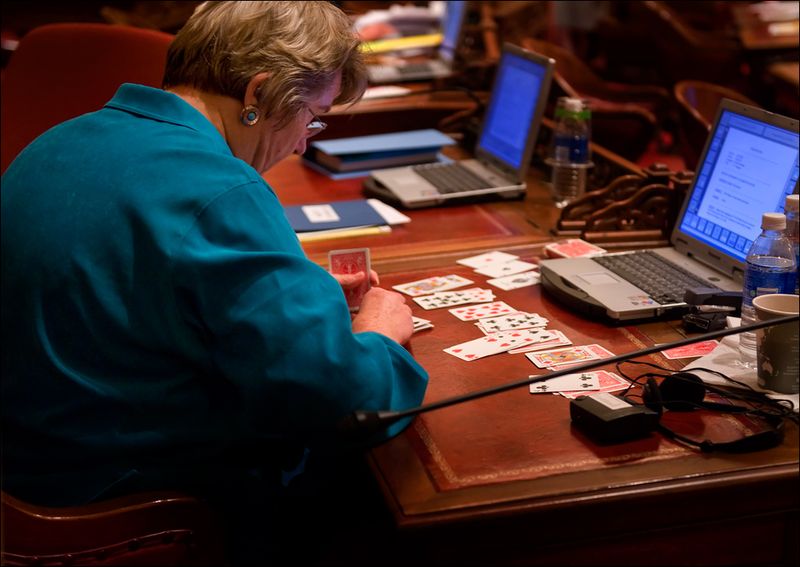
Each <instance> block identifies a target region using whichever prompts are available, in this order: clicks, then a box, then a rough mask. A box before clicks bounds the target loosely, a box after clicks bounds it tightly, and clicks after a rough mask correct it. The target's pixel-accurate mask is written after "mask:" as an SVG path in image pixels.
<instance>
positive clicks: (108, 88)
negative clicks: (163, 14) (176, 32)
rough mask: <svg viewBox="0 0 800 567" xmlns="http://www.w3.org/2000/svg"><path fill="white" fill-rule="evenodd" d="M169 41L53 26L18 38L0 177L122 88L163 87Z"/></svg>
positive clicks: (126, 30) (6, 86) (1, 120)
mask: <svg viewBox="0 0 800 567" xmlns="http://www.w3.org/2000/svg"><path fill="white" fill-rule="evenodd" d="M173 37H174V36H172V35H171V34H168V33H164V32H160V31H156V30H148V29H142V28H134V27H128V26H118V25H109V24H98V23H58V24H48V25H44V26H41V27H38V28H35V29H33V30H31V31H30V32H28V33H27V34H26V35H24V36H23V37H22V39H21V40H20V42H19V46H18V47H17V49H16V50H15V51H14V53H13V55H12V56H11V58H10V59H9V62H8V66H7V67H6V68H5V69H4V71H3V80H2V97H1V100H0V103H1V104H0V106H1V107H2V110H0V113H1V115H0V128H2V140H3V144H2V161H1V163H0V172H5V170H6V168H7V167H8V165H9V164H10V163H11V162H12V161H13V159H14V158H15V157H16V156H17V154H19V152H20V151H22V149H23V148H24V147H25V146H27V145H28V144H29V143H30V142H32V141H33V139H34V138H36V137H37V136H39V135H40V134H41V133H43V132H44V131H45V130H48V129H49V128H51V127H53V126H55V125H56V124H59V123H61V122H64V121H65V120H68V119H70V118H74V117H76V116H79V115H81V114H85V113H87V112H92V111H94V110H99V109H100V108H102V106H103V105H104V104H105V103H106V102H108V100H109V99H110V98H111V97H112V96H113V95H114V93H115V92H116V90H117V88H118V87H119V86H120V85H121V84H122V83H125V82H130V83H139V84H143V85H147V86H152V87H160V86H161V80H162V78H163V75H164V67H165V64H166V55H167V48H168V47H169V44H170V43H171V42H172V39H173Z"/></svg>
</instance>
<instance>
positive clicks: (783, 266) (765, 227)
mask: <svg viewBox="0 0 800 567" xmlns="http://www.w3.org/2000/svg"><path fill="white" fill-rule="evenodd" d="M785 230H786V215H784V214H783V213H764V215H763V216H762V217H761V234H760V235H759V236H758V238H756V239H755V240H754V241H753V245H752V246H751V247H750V251H749V252H748V253H747V263H746V266H745V271H744V290H743V292H742V325H749V324H750V323H755V321H756V314H755V310H754V309H753V298H754V297H756V296H757V295H764V294H767V293H793V292H794V277H795V274H796V272H797V263H796V261H795V257H794V250H792V243H791V242H790V241H789V239H788V238H786V235H785V234H784V231H785ZM739 354H740V357H741V363H742V364H744V365H745V366H748V367H753V368H754V367H755V365H756V334H755V332H753V331H751V332H748V333H740V334H739Z"/></svg>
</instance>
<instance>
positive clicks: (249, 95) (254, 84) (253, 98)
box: [242, 72, 269, 106]
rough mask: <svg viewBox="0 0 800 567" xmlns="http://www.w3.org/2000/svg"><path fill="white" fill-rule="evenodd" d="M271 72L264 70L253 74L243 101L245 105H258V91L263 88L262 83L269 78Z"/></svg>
mask: <svg viewBox="0 0 800 567" xmlns="http://www.w3.org/2000/svg"><path fill="white" fill-rule="evenodd" d="M268 78H269V73H267V72H263V73H258V74H256V75H253V77H252V78H251V79H250V82H249V83H247V88H246V89H245V91H244V100H243V101H242V103H243V105H244V106H250V105H253V106H258V103H259V102H260V101H259V97H258V91H259V89H260V88H261V85H262V84H263V83H264V81H266V80H268Z"/></svg>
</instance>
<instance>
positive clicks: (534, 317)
mask: <svg viewBox="0 0 800 567" xmlns="http://www.w3.org/2000/svg"><path fill="white" fill-rule="evenodd" d="M475 325H476V326H477V327H478V328H479V329H480V330H481V331H483V332H484V333H485V334H487V335H488V334H490V333H497V332H499V331H515V330H517V329H531V328H534V327H546V326H547V319H545V318H544V317H542V316H541V315H539V314H538V313H523V312H519V313H512V314H510V315H501V316H499V317H486V318H483V319H481V320H479V321H476V322H475Z"/></svg>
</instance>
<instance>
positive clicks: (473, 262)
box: [456, 250, 519, 268]
mask: <svg viewBox="0 0 800 567" xmlns="http://www.w3.org/2000/svg"><path fill="white" fill-rule="evenodd" d="M518 258H519V256H514V255H513V254H506V253H505V252H499V251H497V250H495V251H493V252H486V253H485V254H478V255H477V256H470V257H469V258H462V259H461V260H456V263H457V264H461V265H462V266H469V267H470V268H482V267H484V266H490V265H492V264H502V263H505V262H510V261H511V260H517V259H518Z"/></svg>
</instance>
